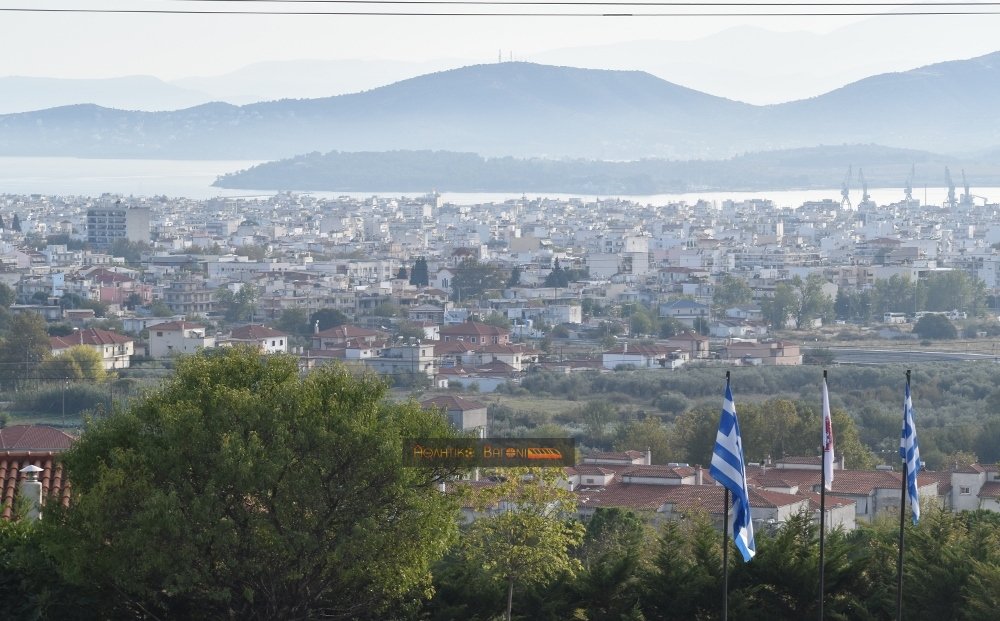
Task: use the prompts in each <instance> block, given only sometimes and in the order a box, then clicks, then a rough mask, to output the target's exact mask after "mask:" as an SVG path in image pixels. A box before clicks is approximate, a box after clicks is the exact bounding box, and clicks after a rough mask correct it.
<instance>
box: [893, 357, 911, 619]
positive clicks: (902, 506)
mask: <svg viewBox="0 0 1000 621" xmlns="http://www.w3.org/2000/svg"><path fill="white" fill-rule="evenodd" d="M906 394H910V370H909V369H907V370H906ZM903 410H904V411H903V416H904V420H905V417H906V411H905V410H906V405H905V404H904V406H903ZM906 467H907V465H906V458H905V457H903V468H902V472H900V475H899V479H900V481H901V482H902V483H901V484H900V488H899V557H898V558H897V559H896V621H902V619H903V529H904V528H905V527H906V491H907V490H906V475H907V472H906Z"/></svg>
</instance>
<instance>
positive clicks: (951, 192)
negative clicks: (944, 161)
mask: <svg viewBox="0 0 1000 621" xmlns="http://www.w3.org/2000/svg"><path fill="white" fill-rule="evenodd" d="M944 180H945V182H946V183H947V184H948V200H947V205H948V206H949V207H954V206H955V205H956V204H958V201H957V200H955V182H954V181H952V179H951V171H950V170H948V167H947V166H945V167H944Z"/></svg>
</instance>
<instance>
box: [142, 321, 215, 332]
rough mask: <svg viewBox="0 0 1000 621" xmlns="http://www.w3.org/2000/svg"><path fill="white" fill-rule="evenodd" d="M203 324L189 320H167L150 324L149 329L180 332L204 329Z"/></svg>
mask: <svg viewBox="0 0 1000 621" xmlns="http://www.w3.org/2000/svg"><path fill="white" fill-rule="evenodd" d="M204 327H205V326H203V325H201V324H200V323H192V322H190V321H168V322H166V323H158V324H156V325H155V326H151V327H150V328H149V329H150V330H159V331H160V332H180V331H182V330H197V329H199V328H201V329H204Z"/></svg>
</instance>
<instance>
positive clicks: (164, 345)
mask: <svg viewBox="0 0 1000 621" xmlns="http://www.w3.org/2000/svg"><path fill="white" fill-rule="evenodd" d="M212 347H215V337H214V336H208V335H207V334H206V332H205V326H202V325H200V324H197V323H191V322H189V321H170V322H167V323H160V324H156V325H154V326H153V327H151V328H149V355H150V357H152V358H169V357H171V356H177V355H180V354H194V353H197V352H199V351H200V350H202V349H211V348H212Z"/></svg>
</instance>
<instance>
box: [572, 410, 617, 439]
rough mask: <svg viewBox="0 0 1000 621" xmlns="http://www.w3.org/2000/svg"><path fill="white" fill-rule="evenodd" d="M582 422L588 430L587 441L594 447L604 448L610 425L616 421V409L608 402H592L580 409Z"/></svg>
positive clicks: (579, 416)
mask: <svg viewBox="0 0 1000 621" xmlns="http://www.w3.org/2000/svg"><path fill="white" fill-rule="evenodd" d="M578 418H579V420H580V422H582V423H583V426H584V428H585V429H586V430H587V439H588V441H589V442H590V444H591V445H592V446H604V443H605V441H606V439H607V433H608V425H609V424H610V423H611V421H613V420H614V419H615V408H614V407H613V406H612V405H611V404H610V403H608V402H607V401H604V400H600V401H591V402H589V403H587V405H585V406H583V407H582V408H580V412H579V415H578Z"/></svg>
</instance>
